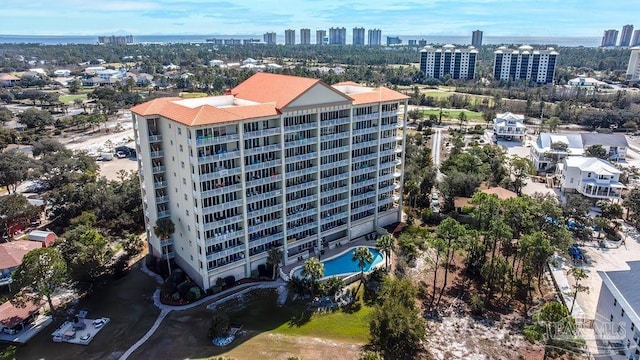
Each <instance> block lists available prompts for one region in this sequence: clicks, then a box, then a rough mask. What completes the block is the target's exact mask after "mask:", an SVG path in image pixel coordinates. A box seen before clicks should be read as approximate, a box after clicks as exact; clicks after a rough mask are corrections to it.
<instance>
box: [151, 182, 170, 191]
mask: <svg viewBox="0 0 640 360" xmlns="http://www.w3.org/2000/svg"><path fill="white" fill-rule="evenodd" d="M153 187H154V188H155V189H162V188H166V187H167V182H166V181H156V182H154V183H153Z"/></svg>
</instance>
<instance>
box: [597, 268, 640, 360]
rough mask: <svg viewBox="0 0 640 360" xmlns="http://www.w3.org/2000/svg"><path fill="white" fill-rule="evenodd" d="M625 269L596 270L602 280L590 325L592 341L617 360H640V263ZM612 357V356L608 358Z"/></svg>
mask: <svg viewBox="0 0 640 360" xmlns="http://www.w3.org/2000/svg"><path fill="white" fill-rule="evenodd" d="M627 265H629V270H615V271H598V275H600V277H601V278H602V286H601V287H600V295H599V297H598V305H597V307H596V316H595V319H594V323H593V329H594V332H595V336H596V340H598V341H599V342H600V343H602V344H603V345H605V346H607V347H608V348H609V349H610V350H611V351H612V352H613V353H614V355H618V356H620V357H619V358H620V359H633V360H637V359H639V358H640V351H639V349H640V348H639V346H640V329H638V326H640V316H638V311H639V310H640V288H638V286H635V284H638V282H639V281H640V261H631V262H628V263H627ZM612 358H616V357H612Z"/></svg>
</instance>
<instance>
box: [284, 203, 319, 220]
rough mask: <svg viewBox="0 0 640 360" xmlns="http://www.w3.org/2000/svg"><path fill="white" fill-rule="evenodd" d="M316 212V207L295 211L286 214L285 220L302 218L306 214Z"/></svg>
mask: <svg viewBox="0 0 640 360" xmlns="http://www.w3.org/2000/svg"><path fill="white" fill-rule="evenodd" d="M317 212H318V209H316V208H315V207H314V208H312V209H308V210H303V211H296V212H294V213H293V214H291V215H287V222H289V221H294V220H298V219H302V218H304V217H307V216H312V215H315V214H316V213H317Z"/></svg>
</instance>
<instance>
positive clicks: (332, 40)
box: [329, 27, 347, 45]
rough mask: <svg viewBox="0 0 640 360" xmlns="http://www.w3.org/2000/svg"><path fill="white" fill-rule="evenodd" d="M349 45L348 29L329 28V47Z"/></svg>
mask: <svg viewBox="0 0 640 360" xmlns="http://www.w3.org/2000/svg"><path fill="white" fill-rule="evenodd" d="M346 43H347V29H346V28H344V27H341V28H329V45H345V44H346Z"/></svg>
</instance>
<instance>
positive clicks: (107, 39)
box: [98, 35, 133, 45]
mask: <svg viewBox="0 0 640 360" xmlns="http://www.w3.org/2000/svg"><path fill="white" fill-rule="evenodd" d="M98 43H100V44H107V45H125V44H133V35H127V36H115V35H111V36H98Z"/></svg>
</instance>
